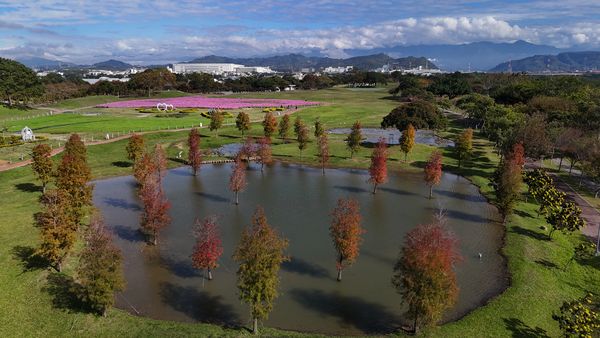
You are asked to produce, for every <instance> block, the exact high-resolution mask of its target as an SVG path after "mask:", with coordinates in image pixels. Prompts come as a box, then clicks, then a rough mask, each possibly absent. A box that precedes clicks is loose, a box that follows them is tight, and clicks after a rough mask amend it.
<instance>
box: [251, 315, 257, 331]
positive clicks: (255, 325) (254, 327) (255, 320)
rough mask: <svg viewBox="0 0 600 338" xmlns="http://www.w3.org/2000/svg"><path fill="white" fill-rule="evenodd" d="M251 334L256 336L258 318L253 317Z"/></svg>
mask: <svg viewBox="0 0 600 338" xmlns="http://www.w3.org/2000/svg"><path fill="white" fill-rule="evenodd" d="M252 333H254V334H258V318H256V317H254V325H253V327H252Z"/></svg>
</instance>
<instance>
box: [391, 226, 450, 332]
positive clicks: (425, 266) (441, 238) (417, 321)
mask: <svg viewBox="0 0 600 338" xmlns="http://www.w3.org/2000/svg"><path fill="white" fill-rule="evenodd" d="M457 243H458V242H457V240H456V238H455V236H454V235H453V234H452V233H451V232H449V231H448V230H447V229H446V227H445V226H444V225H442V224H441V222H438V223H435V224H425V225H419V226H417V227H416V228H414V229H413V230H411V231H410V232H409V233H408V234H406V236H405V242H404V246H403V247H402V249H401V251H400V255H399V257H400V258H399V259H398V261H397V262H396V265H395V266H394V275H393V277H392V283H393V285H394V286H395V287H396V290H397V291H398V293H399V294H400V295H401V296H402V302H403V303H405V304H408V313H409V314H410V315H411V316H412V319H413V323H414V324H413V328H414V331H415V333H416V332H417V331H418V328H419V327H421V326H429V325H433V324H435V323H437V322H438V321H439V320H440V319H441V317H442V314H443V312H444V311H445V310H446V309H448V308H450V307H451V306H453V305H454V303H455V302H456V299H457V297H458V286H457V285H456V274H455V273H454V270H453V268H454V266H455V264H456V263H458V262H459V261H460V260H461V257H460V254H459V252H458V245H457Z"/></svg>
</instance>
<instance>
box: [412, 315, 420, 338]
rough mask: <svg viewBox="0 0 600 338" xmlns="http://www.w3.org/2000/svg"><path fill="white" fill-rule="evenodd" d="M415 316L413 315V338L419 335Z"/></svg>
mask: <svg viewBox="0 0 600 338" xmlns="http://www.w3.org/2000/svg"><path fill="white" fill-rule="evenodd" d="M417 318H418V316H417V314H415V321H414V322H413V333H414V334H415V336H416V335H417V334H418V333H419V327H418V326H417Z"/></svg>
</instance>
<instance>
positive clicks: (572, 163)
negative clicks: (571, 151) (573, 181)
mask: <svg viewBox="0 0 600 338" xmlns="http://www.w3.org/2000/svg"><path fill="white" fill-rule="evenodd" d="M574 165H575V162H573V160H571V166H570V167H569V176H571V171H573V166H574Z"/></svg>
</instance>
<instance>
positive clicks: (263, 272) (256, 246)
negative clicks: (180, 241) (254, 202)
mask: <svg viewBox="0 0 600 338" xmlns="http://www.w3.org/2000/svg"><path fill="white" fill-rule="evenodd" d="M287 246H288V241H287V240H286V239H284V238H282V237H281V236H280V235H279V234H278V233H277V232H276V231H275V229H273V228H272V227H271V226H270V225H269V224H268V223H267V217H266V216H265V211H264V210H263V208H262V207H258V208H257V209H256V212H255V213H254V216H253V218H252V226H251V227H247V228H245V229H244V231H243V232H242V236H241V238H240V242H239V244H238V246H237V248H236V250H235V253H234V254H233V259H234V260H235V261H236V262H237V263H238V264H239V268H238V270H237V278H238V281H237V287H238V290H239V297H240V299H241V300H242V301H243V302H245V303H247V304H248V305H250V308H251V310H252V318H253V329H252V331H253V332H254V333H255V334H258V320H259V319H266V318H267V316H268V315H269V312H271V310H272V309H273V302H274V301H275V298H277V296H278V288H279V269H280V268H281V263H283V262H284V261H287V260H288V258H287V257H286V256H285V254H284V251H285V249H286V248H287Z"/></svg>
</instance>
